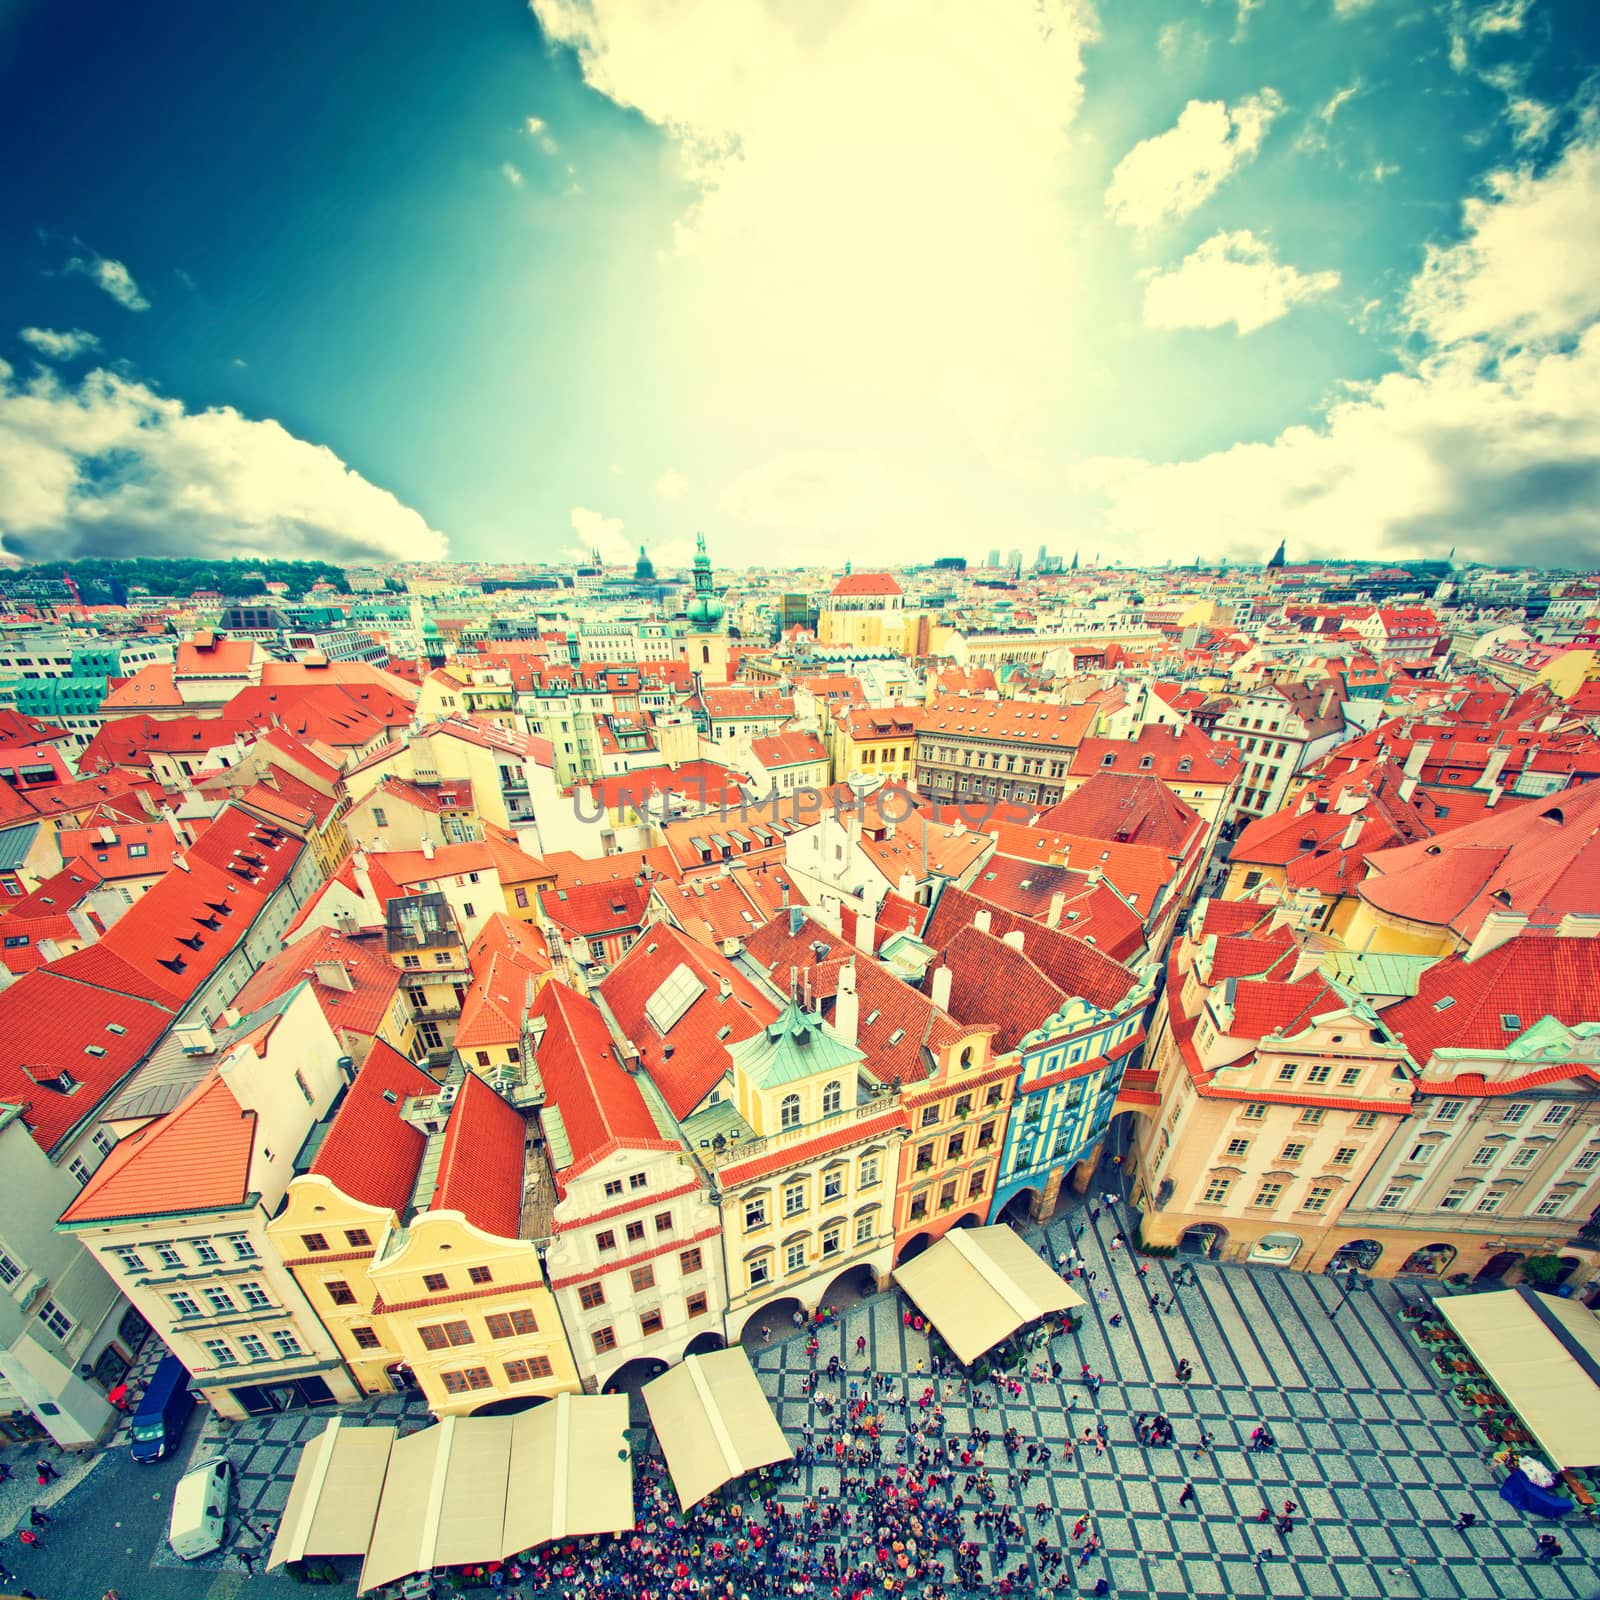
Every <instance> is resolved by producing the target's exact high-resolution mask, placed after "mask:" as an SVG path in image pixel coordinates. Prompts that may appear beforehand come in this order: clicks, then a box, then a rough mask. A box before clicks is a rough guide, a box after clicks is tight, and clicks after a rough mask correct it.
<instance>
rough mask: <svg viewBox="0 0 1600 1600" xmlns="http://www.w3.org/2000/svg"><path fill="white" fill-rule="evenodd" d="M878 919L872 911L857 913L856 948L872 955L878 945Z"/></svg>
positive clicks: (867, 954) (863, 953)
mask: <svg viewBox="0 0 1600 1600" xmlns="http://www.w3.org/2000/svg"><path fill="white" fill-rule="evenodd" d="M877 932H878V919H877V916H876V915H875V914H874V913H873V912H871V911H858V912H857V913H856V949H857V950H859V951H860V952H861V953H862V955H864V956H870V955H871V954H872V952H873V950H874V949H875V948H876V947H877V938H876V935H877Z"/></svg>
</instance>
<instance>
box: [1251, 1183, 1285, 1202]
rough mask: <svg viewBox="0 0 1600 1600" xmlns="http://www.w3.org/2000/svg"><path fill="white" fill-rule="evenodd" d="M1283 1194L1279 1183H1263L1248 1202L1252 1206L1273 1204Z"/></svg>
mask: <svg viewBox="0 0 1600 1600" xmlns="http://www.w3.org/2000/svg"><path fill="white" fill-rule="evenodd" d="M1282 1194H1283V1185H1282V1184H1281V1183H1264V1184H1262V1185H1261V1187H1260V1188H1259V1189H1257V1190H1256V1197H1255V1199H1254V1200H1252V1201H1251V1202H1250V1204H1251V1205H1253V1206H1275V1205H1277V1203H1278V1199H1279V1197H1280V1196H1281V1195H1282Z"/></svg>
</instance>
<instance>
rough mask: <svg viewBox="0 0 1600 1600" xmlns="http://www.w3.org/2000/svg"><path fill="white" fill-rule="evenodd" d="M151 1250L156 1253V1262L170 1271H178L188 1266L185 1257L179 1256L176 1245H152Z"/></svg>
mask: <svg viewBox="0 0 1600 1600" xmlns="http://www.w3.org/2000/svg"><path fill="white" fill-rule="evenodd" d="M150 1248H151V1249H152V1250H154V1251H155V1253H156V1260H158V1261H159V1262H160V1263H161V1265H162V1266H164V1267H166V1268H168V1269H169V1270H170V1271H176V1270H177V1269H178V1268H179V1267H182V1266H185V1265H187V1263H186V1262H185V1261H184V1259H183V1257H182V1256H180V1255H179V1254H178V1251H177V1247H176V1246H175V1245H170V1244H165V1243H163V1244H154V1245H151V1247H150Z"/></svg>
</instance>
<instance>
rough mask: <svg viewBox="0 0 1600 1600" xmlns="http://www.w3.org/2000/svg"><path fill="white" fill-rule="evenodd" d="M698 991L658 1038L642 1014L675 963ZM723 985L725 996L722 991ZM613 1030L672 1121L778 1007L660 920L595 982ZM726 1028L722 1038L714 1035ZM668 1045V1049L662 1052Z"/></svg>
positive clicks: (737, 969) (717, 1076) (738, 971)
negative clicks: (636, 1057)
mask: <svg viewBox="0 0 1600 1600" xmlns="http://www.w3.org/2000/svg"><path fill="white" fill-rule="evenodd" d="M680 965H682V966H686V967H687V968H688V969H689V970H690V972H692V973H693V974H694V976H695V977H696V978H697V979H698V980H699V981H700V983H701V984H702V985H703V986H704V992H703V993H702V994H700V995H699V996H698V997H697V998H696V999H695V1000H694V1001H693V1003H692V1004H691V1005H690V1006H689V1008H688V1009H687V1010H686V1011H685V1012H684V1013H683V1015H682V1016H681V1017H680V1018H679V1019H678V1020H677V1021H676V1022H675V1023H674V1024H673V1025H672V1027H671V1028H670V1029H669V1030H668V1033H667V1035H666V1037H664V1038H663V1037H662V1035H660V1034H658V1033H657V1032H656V1030H655V1028H654V1026H653V1025H652V1024H651V1022H650V1020H649V1018H648V1016H647V1015H646V1013H645V1006H646V1004H647V1002H648V1001H649V999H650V997H651V996H652V995H653V994H655V992H656V991H657V990H658V989H659V988H660V987H661V985H662V984H663V983H665V982H666V980H667V979H668V978H669V977H670V976H671V975H672V973H673V972H674V971H675V970H676V969H677V968H678V967H679V966H680ZM724 981H726V983H727V986H728V993H727V995H726V996H725V997H724V995H723V994H722V984H723V982H724ZM600 992H601V994H602V995H604V997H605V1001H606V1004H607V1005H608V1006H610V1007H611V1014H612V1015H613V1016H614V1017H615V1018H616V1020H617V1025H618V1026H619V1027H620V1028H621V1029H622V1031H623V1033H624V1034H625V1035H626V1036H627V1037H628V1039H629V1040H630V1041H631V1042H632V1043H633V1044H634V1045H635V1046H636V1047H637V1048H638V1050H639V1053H640V1058H641V1060H642V1061H643V1063H644V1066H645V1068H646V1070H647V1071H648V1072H649V1074H650V1076H651V1078H652V1079H653V1080H654V1082H655V1083H656V1085H657V1086H658V1087H659V1088H660V1090H661V1092H662V1094H663V1095H664V1096H665V1098H666V1101H667V1104H668V1106H670V1107H671V1109H672V1114H673V1116H675V1117H677V1118H679V1119H680V1120H681V1119H682V1118H684V1117H686V1116H688V1115H689V1113H690V1112H691V1111H693V1110H694V1109H695V1107H696V1106H698V1105H699V1104H700V1102H701V1101H702V1100H703V1099H705V1097H706V1095H707V1094H708V1093H709V1092H710V1091H711V1090H712V1089H713V1088H714V1087H715V1086H716V1084H717V1082H718V1080H719V1079H720V1078H721V1077H722V1076H723V1075H724V1074H725V1073H727V1072H728V1071H730V1070H731V1068H732V1062H731V1061H730V1060H729V1058H728V1046H729V1045H732V1044H738V1043H739V1041H740V1040H742V1039H748V1038H749V1037H750V1036H751V1035H752V1034H754V1033H757V1032H759V1031H760V1030H761V1029H762V1028H764V1027H766V1025H767V1024H768V1023H769V1022H771V1021H773V1020H774V1019H775V1018H776V1017H777V1015H778V1007H777V1006H776V1005H775V1004H774V1002H773V1000H772V998H771V997H770V995H769V994H768V993H767V991H766V990H765V989H764V988H762V987H760V986H759V985H757V984H756V983H754V982H752V980H751V979H750V978H749V976H748V975H747V974H746V973H745V972H744V971H743V969H742V968H740V967H738V966H736V965H735V964H734V963H733V962H731V961H729V960H728V959H727V958H726V957H724V956H722V955H720V954H718V952H716V951H715V950H713V949H711V948H710V947H709V946H707V945H703V944H701V943H700V942H699V941H698V940H695V939H692V938H690V936H689V935H688V934H686V933H684V932H682V931H681V930H680V929H678V928H674V927H672V926H671V925H670V924H667V923H655V924H654V925H652V927H651V928H650V930H649V932H648V934H647V935H645V936H644V937H642V938H639V939H636V940H635V941H634V943H633V946H632V948H631V949H629V951H628V953H627V954H626V955H625V956H624V957H623V958H622V960H621V961H619V962H618V963H617V965H616V966H615V967H614V968H613V969H612V971H611V972H610V973H609V974H608V976H607V977H606V979H605V981H604V982H603V983H602V984H601V985H600ZM724 1028H726V1029H728V1035H727V1037H726V1038H722V1037H720V1034H721V1032H722V1030H723V1029H724ZM669 1047H670V1048H669Z"/></svg>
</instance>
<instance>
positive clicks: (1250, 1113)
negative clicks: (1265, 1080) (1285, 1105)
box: [1241, 1100, 1267, 1122]
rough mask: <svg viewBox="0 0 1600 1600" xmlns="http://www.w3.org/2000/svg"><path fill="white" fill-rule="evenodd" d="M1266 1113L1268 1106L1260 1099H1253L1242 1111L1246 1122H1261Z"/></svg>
mask: <svg viewBox="0 0 1600 1600" xmlns="http://www.w3.org/2000/svg"><path fill="white" fill-rule="evenodd" d="M1266 1114H1267V1108H1266V1107H1265V1106H1264V1105H1262V1103H1261V1102H1260V1101H1259V1100H1252V1101H1251V1102H1250V1104H1249V1105H1247V1106H1246V1107H1245V1108H1244V1111H1243V1112H1242V1113H1241V1115H1242V1116H1243V1117H1244V1120H1245V1121H1246V1122H1260V1121H1261V1119H1262V1118H1263V1117H1264V1116H1266Z"/></svg>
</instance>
